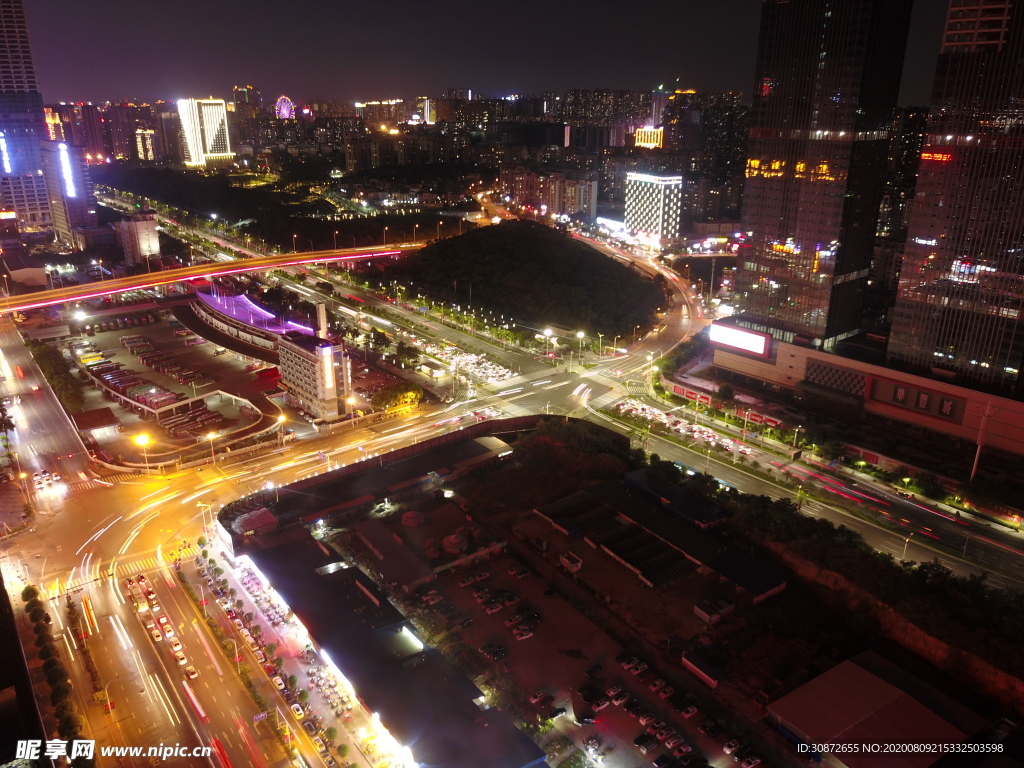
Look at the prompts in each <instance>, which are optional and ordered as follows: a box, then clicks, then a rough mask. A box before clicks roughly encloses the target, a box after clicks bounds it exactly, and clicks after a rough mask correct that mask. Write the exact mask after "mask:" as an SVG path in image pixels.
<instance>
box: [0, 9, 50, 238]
mask: <svg viewBox="0 0 1024 768" xmlns="http://www.w3.org/2000/svg"><path fill="white" fill-rule="evenodd" d="M45 138H46V128H45V125H44V122H43V97H42V96H41V95H40V93H39V86H38V84H37V83H36V72H35V68H34V67H33V66H32V51H31V49H30V48H29V42H28V27H27V25H26V23H25V8H24V6H23V4H22V0H0V198H2V204H3V207H4V208H7V209H9V210H14V211H16V212H17V214H18V223H19V225H20V227H21V230H22V231H23V232H24V231H30V230H38V229H43V228H45V227H48V226H49V225H50V213H49V202H48V200H47V197H46V185H45V183H44V182H43V175H42V173H43V171H42V168H43V165H42V160H41V157H40V152H39V142H40V141H41V140H43V139H45Z"/></svg>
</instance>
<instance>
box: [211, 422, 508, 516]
mask: <svg viewBox="0 0 1024 768" xmlns="http://www.w3.org/2000/svg"><path fill="white" fill-rule="evenodd" d="M511 450H512V449H511V448H510V447H509V445H508V444H507V443H506V442H504V441H503V440H499V439H498V438H496V437H489V436H485V437H478V438H474V439H471V440H462V441H459V442H453V443H447V444H443V445H440V446H439V447H428V448H427V449H426V450H423V449H420V448H419V447H418V446H412V447H410V448H409V449H401V450H398V451H394V452H392V453H389V454H385V455H383V456H380V457H379V458H373V459H364V460H363V461H360V462H357V463H355V464H350V465H349V466H347V467H341V468H340V469H336V470H334V471H332V472H327V473H325V474H323V475H318V476H316V477H313V478H310V479H309V480H303V481H300V482H298V483H293V484H291V485H288V486H284V487H282V488H281V489H279V491H277V492H276V493H275V494H274V496H273V498H270V496H269V494H266V493H261V494H258V499H254V498H249V497H247V498H243V499H239V500H238V501H237V502H233V503H231V504H228V505H226V506H225V507H224V508H223V509H222V510H221V512H220V520H221V522H222V523H223V524H224V525H226V526H228V527H229V528H232V529H234V527H235V526H233V525H232V524H233V522H234V521H235V520H236V519H239V518H240V517H241V516H242V515H245V514H246V513H248V512H250V511H252V509H253V508H254V505H255V506H265V507H266V508H267V509H268V510H269V511H270V513H271V514H272V515H273V516H274V517H275V518H276V519H277V520H278V521H279V523H280V524H281V525H284V524H286V523H288V522H291V521H294V520H298V519H302V520H304V521H306V522H314V521H316V520H318V519H319V518H322V517H325V516H326V515H328V514H331V513H337V512H341V511H343V510H345V509H346V508H349V507H357V506H361V505H363V504H367V503H370V502H373V501H376V500H380V499H385V498H387V497H388V495H389V494H390V495H394V494H395V493H398V492H401V491H405V490H408V489H409V488H412V487H416V486H423V485H426V484H427V483H429V482H431V481H433V480H443V479H444V478H445V477H446V476H448V475H449V474H451V473H452V472H454V471H457V470H458V469H459V468H461V467H464V466H465V465H467V464H471V463H475V462H478V461H482V460H486V459H488V458H490V457H492V456H494V455H497V454H501V453H505V452H506V451H508V452H511ZM236 533H240V532H239V531H236Z"/></svg>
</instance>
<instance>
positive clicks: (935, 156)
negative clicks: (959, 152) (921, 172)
mask: <svg viewBox="0 0 1024 768" xmlns="http://www.w3.org/2000/svg"><path fill="white" fill-rule="evenodd" d="M921 159H922V160H934V161H936V162H939V163H948V162H949V161H950V160H952V159H953V153H952V152H922V153H921Z"/></svg>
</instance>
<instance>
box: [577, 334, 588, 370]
mask: <svg viewBox="0 0 1024 768" xmlns="http://www.w3.org/2000/svg"><path fill="white" fill-rule="evenodd" d="M585 335H586V334H585V333H583V331H576V338H577V339H579V340H580V361H581V362H582V361H583V337H584V336H585Z"/></svg>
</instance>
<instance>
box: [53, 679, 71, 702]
mask: <svg viewBox="0 0 1024 768" xmlns="http://www.w3.org/2000/svg"><path fill="white" fill-rule="evenodd" d="M70 698H71V686H70V685H68V684H67V683H57V684H56V685H52V686H50V703H51V704H52V705H53V706H55V707H56V706H57V705H58V704H60V703H61V702H62V701H66V700H67V699H70Z"/></svg>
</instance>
